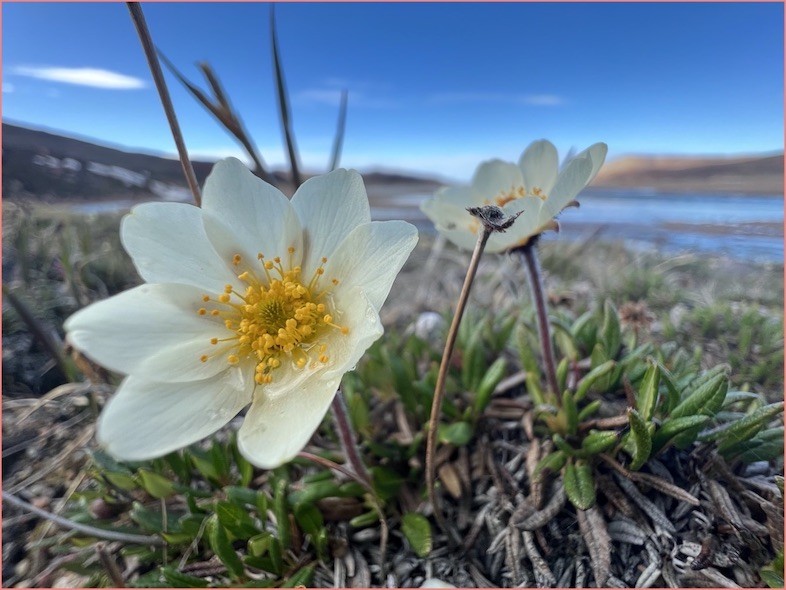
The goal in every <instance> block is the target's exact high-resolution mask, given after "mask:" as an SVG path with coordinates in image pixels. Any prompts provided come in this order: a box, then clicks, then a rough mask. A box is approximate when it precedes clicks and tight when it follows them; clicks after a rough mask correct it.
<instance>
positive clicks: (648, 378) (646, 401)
mask: <svg viewBox="0 0 786 590" xmlns="http://www.w3.org/2000/svg"><path fill="white" fill-rule="evenodd" d="M648 364H649V366H648V367H647V372H646V373H644V379H642V381H641V384H640V385H639V391H638V395H637V396H636V406H637V409H638V411H639V413H640V414H641V419H642V420H644V421H648V420H649V419H650V418H652V412H653V411H654V410H655V405H656V403H657V401H658V386H659V385H660V368H659V367H658V364H657V363H655V362H654V361H652V360H650V361H649V363H648Z"/></svg>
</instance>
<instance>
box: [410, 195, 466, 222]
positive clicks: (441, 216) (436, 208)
mask: <svg viewBox="0 0 786 590" xmlns="http://www.w3.org/2000/svg"><path fill="white" fill-rule="evenodd" d="M421 210H422V211H423V213H425V214H426V216H427V217H428V218H429V219H430V220H431V221H433V222H434V225H436V226H437V227H438V228H447V229H454V228H456V227H469V226H470V224H471V222H472V216H471V215H470V214H469V213H468V212H467V209H466V207H464V206H463V205H461V204H457V203H453V202H452V201H445V200H440V199H429V200H428V201H426V202H425V203H423V204H422V205H421Z"/></svg>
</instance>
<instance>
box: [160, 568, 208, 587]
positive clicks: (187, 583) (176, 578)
mask: <svg viewBox="0 0 786 590" xmlns="http://www.w3.org/2000/svg"><path fill="white" fill-rule="evenodd" d="M161 575H162V576H164V580H166V582H167V583H168V584H169V585H170V586H171V587H172V588H207V587H208V586H209V585H210V584H209V582H208V581H207V580H205V579H204V578H198V577H196V576H190V575H188V574H184V573H182V572H179V571H177V570H176V569H175V568H173V567H171V566H167V565H165V566H163V567H162V568H161Z"/></svg>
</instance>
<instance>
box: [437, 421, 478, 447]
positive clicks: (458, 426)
mask: <svg viewBox="0 0 786 590" xmlns="http://www.w3.org/2000/svg"><path fill="white" fill-rule="evenodd" d="M470 440H472V425H471V424H469V423H468V422H454V423H453V424H447V425H445V424H440V425H439V441H440V442H442V443H449V444H452V445H454V446H456V447H462V446H464V445H465V444H467V443H468V442H469V441H470Z"/></svg>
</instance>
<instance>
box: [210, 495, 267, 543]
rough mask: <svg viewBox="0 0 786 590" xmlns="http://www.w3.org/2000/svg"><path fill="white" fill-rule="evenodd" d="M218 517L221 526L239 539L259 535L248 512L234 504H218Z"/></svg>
mask: <svg viewBox="0 0 786 590" xmlns="http://www.w3.org/2000/svg"><path fill="white" fill-rule="evenodd" d="M216 516H217V517H218V521H219V522H220V523H221V525H222V526H223V527H224V528H225V529H226V530H227V531H229V533H231V534H232V536H233V537H235V538H237V539H248V538H249V537H253V536H254V535H256V534H257V533H259V530H258V529H257V527H256V526H255V525H254V520H253V519H252V518H251V517H250V516H249V515H248V511H246V510H245V509H243V508H241V507H240V506H238V505H237V504H234V503H232V502H228V501H218V502H216Z"/></svg>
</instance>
